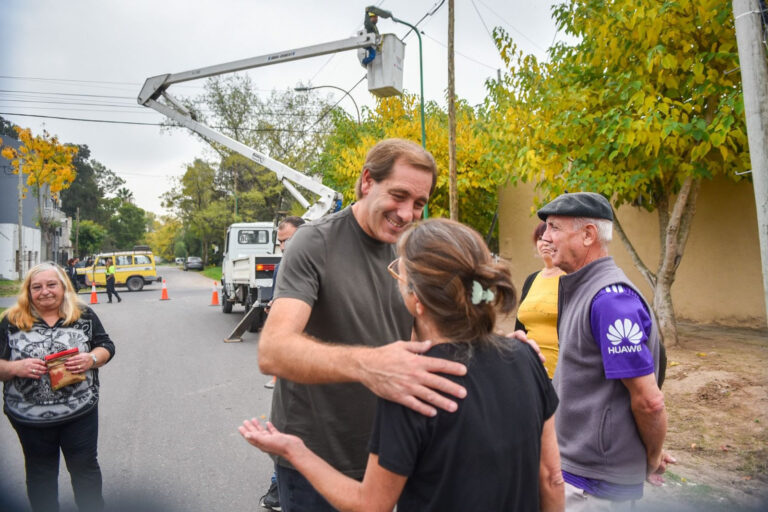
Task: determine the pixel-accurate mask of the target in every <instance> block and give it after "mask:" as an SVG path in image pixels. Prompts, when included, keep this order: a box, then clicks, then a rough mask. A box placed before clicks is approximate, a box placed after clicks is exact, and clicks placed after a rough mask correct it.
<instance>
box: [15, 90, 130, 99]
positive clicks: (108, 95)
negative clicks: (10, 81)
mask: <svg viewBox="0 0 768 512" xmlns="http://www.w3.org/2000/svg"><path fill="white" fill-rule="evenodd" d="M0 92H4V93H18V94H43V95H46V96H88V97H89V98H113V99H121V100H134V101H136V98H135V97H134V96H114V95H110V94H85V93H71V92H42V91H17V90H13V89H0Z"/></svg>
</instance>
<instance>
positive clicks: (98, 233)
mask: <svg viewBox="0 0 768 512" xmlns="http://www.w3.org/2000/svg"><path fill="white" fill-rule="evenodd" d="M106 236H107V230H106V229H104V228H103V227H102V226H100V225H99V224H97V223H95V222H93V221H92V220H81V221H80V232H79V235H78V244H79V247H80V254H78V255H77V256H78V257H80V258H85V257H87V256H88V255H91V254H96V253H97V252H99V250H100V249H101V244H102V242H103V241H104V239H105V238H106ZM71 238H72V243H73V244H74V243H75V233H74V232H72V236H71Z"/></svg>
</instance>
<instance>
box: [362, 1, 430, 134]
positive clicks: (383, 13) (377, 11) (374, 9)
mask: <svg viewBox="0 0 768 512" xmlns="http://www.w3.org/2000/svg"><path fill="white" fill-rule="evenodd" d="M365 12H366V13H368V12H370V13H373V14H375V15H376V16H378V17H379V18H389V19H391V20H392V21H394V22H395V23H402V24H403V25H406V26H407V27H410V28H411V30H413V31H414V32H416V37H418V38H419V84H420V86H421V102H420V103H421V147H423V148H424V149H426V148H427V130H426V128H425V127H424V64H423V62H422V56H421V34H420V33H419V29H418V28H416V27H415V26H414V25H411V24H410V23H408V22H407V21H403V20H401V19H398V18H395V17H394V16H393V15H392V12H391V11H387V10H384V9H380V8H378V7H376V6H373V5H371V6H369V7H366V8H365Z"/></svg>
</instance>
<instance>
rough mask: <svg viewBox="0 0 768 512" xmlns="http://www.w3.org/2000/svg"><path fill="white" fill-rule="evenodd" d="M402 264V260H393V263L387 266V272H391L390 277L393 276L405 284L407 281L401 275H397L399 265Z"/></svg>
mask: <svg viewBox="0 0 768 512" xmlns="http://www.w3.org/2000/svg"><path fill="white" fill-rule="evenodd" d="M399 263H400V258H395V259H394V260H392V263H390V264H389V265H387V271H388V272H389V275H391V276H392V277H393V278H395V279H397V280H398V281H402V282H405V280H404V279H403V278H402V277H400V274H398V273H397V265H398V264H399Z"/></svg>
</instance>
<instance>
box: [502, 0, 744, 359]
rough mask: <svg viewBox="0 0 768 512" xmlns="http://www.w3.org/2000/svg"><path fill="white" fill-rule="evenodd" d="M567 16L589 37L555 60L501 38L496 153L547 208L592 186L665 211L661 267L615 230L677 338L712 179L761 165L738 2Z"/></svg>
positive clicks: (577, 33) (598, 0)
mask: <svg viewBox="0 0 768 512" xmlns="http://www.w3.org/2000/svg"><path fill="white" fill-rule="evenodd" d="M554 16H555V19H556V20H557V25H558V28H559V29H560V30H561V31H564V32H565V33H566V34H567V35H569V36H571V38H572V39H573V40H575V41H576V42H575V43H573V44H567V43H559V44H557V45H556V46H554V47H553V48H551V49H550V52H549V57H550V61H549V62H548V63H541V62H538V61H537V60H536V59H535V58H533V57H531V56H524V55H522V54H521V53H520V52H519V51H517V49H516V47H515V45H514V42H513V40H512V38H511V37H510V36H509V35H507V34H506V33H504V32H503V31H501V30H497V32H496V34H497V45H498V47H499V50H500V53H501V56H502V58H503V60H504V62H505V63H506V65H507V73H506V74H505V76H504V77H503V79H502V81H501V82H500V83H493V84H491V87H490V89H491V96H490V99H489V102H488V132H489V136H490V137H491V138H492V140H493V142H494V153H496V154H500V155H505V156H507V157H508V160H507V162H506V164H505V166H506V169H507V171H508V172H509V176H510V179H511V180H513V181H514V180H516V179H521V180H523V181H530V182H533V183H535V184H536V187H537V190H538V193H539V199H540V201H541V202H544V201H546V200H548V199H550V198H552V197H554V196H556V195H558V194H560V193H562V192H564V191H566V190H568V191H577V190H584V191H593V192H598V193H601V194H603V195H604V196H606V197H608V198H609V199H611V201H612V202H613V204H614V206H616V207H618V206H620V205H622V204H630V205H634V206H637V207H641V208H645V209H647V210H649V211H655V212H657V214H658V224H659V232H660V236H661V244H660V245H661V251H660V254H659V258H658V264H657V266H656V269H655V271H652V270H651V268H650V267H649V266H648V265H647V264H646V263H645V262H643V261H642V259H641V258H640V256H639V255H638V253H637V251H636V250H635V248H634V246H633V245H632V242H631V241H630V240H629V239H628V238H627V236H626V234H625V232H624V230H623V229H622V226H621V223H620V222H619V219H617V221H616V222H615V226H616V231H617V232H618V235H619V237H620V238H621V239H622V241H623V242H624V245H625V246H626V247H627V249H628V250H629V253H630V254H631V256H632V258H633V260H634V263H635V265H636V266H637V268H638V269H639V270H640V272H641V274H642V275H643V276H644V277H645V279H646V280H647V281H648V283H649V284H650V285H651V287H652V288H653V290H654V297H653V307H654V310H655V311H656V315H657V317H658V320H659V326H660V329H661V332H662V336H663V338H664V340H665V342H666V343H669V344H676V343H677V331H676V326H675V315H674V308H673V304H672V298H671V293H670V292H671V286H672V284H673V282H674V279H675V273H676V270H677V267H678V265H679V264H680V261H681V259H682V256H683V253H684V249H685V245H686V241H687V239H688V234H689V231H690V226H691V221H692V218H693V215H694V212H695V208H696V200H697V197H698V192H699V187H700V184H701V180H703V179H710V178H712V177H713V176H715V175H726V176H730V177H732V178H734V179H738V177H737V176H735V172H738V171H742V170H745V169H747V168H748V167H749V160H748V154H747V149H746V135H745V126H744V117H743V101H742V93H741V88H740V82H739V80H740V75H739V73H737V72H734V70H736V69H738V67H739V63H738V55H737V53H736V39H735V32H734V21H733V18H732V16H731V8H730V3H728V2H725V1H722V0H700V1H696V2H694V1H691V0H678V1H666V2H659V1H655V0H635V1H632V2H630V1H629V0H617V1H615V2H610V3H609V2H604V1H602V0H570V1H568V2H566V3H564V4H562V5H559V6H557V7H555V8H554Z"/></svg>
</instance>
